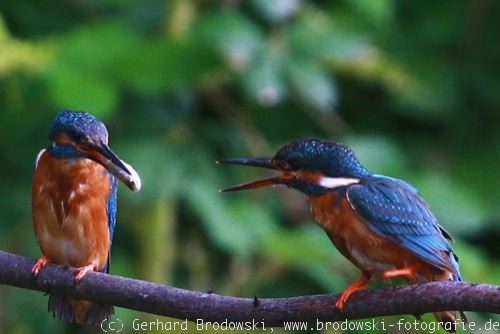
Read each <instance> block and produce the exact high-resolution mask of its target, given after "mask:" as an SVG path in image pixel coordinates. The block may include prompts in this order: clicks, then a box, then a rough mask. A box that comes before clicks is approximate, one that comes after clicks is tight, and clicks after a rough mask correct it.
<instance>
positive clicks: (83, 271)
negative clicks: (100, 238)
mask: <svg viewBox="0 0 500 334" xmlns="http://www.w3.org/2000/svg"><path fill="white" fill-rule="evenodd" d="M96 269H97V262H96V261H95V260H94V261H92V263H90V264H88V265H86V266H83V267H80V268H78V269H77V270H76V276H75V279H76V283H80V281H81V280H82V278H83V277H85V275H86V274H87V273H88V272H89V271H94V270H96Z"/></svg>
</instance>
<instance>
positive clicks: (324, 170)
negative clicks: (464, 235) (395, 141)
mask: <svg viewBox="0 0 500 334" xmlns="http://www.w3.org/2000/svg"><path fill="white" fill-rule="evenodd" d="M218 163H223V164H232V165H245V166H255V167H263V168H268V169H273V170H276V171H278V172H279V174H278V175H277V176H273V177H270V178H266V179H262V180H258V181H255V182H249V183H244V184H240V185H236V186H233V187H230V188H227V189H223V190H221V191H223V192H227V191H237V190H245V189H255V188H261V187H266V186H271V185H284V186H287V187H289V188H293V189H296V190H299V191H300V192H302V193H303V194H305V195H306V196H307V197H308V199H309V206H310V211H311V214H312V216H313V218H314V220H315V221H316V222H317V223H318V224H319V225H320V226H321V227H322V228H323V230H324V231H325V232H326V234H327V235H328V237H329V238H330V240H331V241H332V243H333V244H334V246H335V247H336V248H337V249H338V251H339V252H340V253H341V254H342V255H343V256H345V257H346V258H347V259H348V260H350V261H351V262H352V263H353V264H354V265H355V266H356V267H358V268H359V269H360V270H361V272H362V277H361V279H360V280H358V281H356V282H354V283H353V284H351V285H349V286H348V287H347V288H346V289H345V290H344V291H343V293H342V294H341V296H340V298H339V299H338V300H337V302H336V304H335V306H336V307H337V309H339V310H340V311H343V310H344V308H345V306H346V303H347V301H348V300H349V298H350V297H351V296H352V295H353V294H354V293H356V292H357V291H360V290H365V289H366V288H367V286H368V284H369V282H370V281H371V280H374V279H377V280H385V279H395V278H404V279H408V280H409V281H410V282H411V283H421V282H431V281H447V280H452V281H461V280H462V278H461V276H460V269H459V265H458V257H457V255H456V254H455V252H454V251H453V249H452V247H451V245H450V241H452V237H451V236H450V234H449V233H448V232H447V231H446V230H445V229H444V228H443V227H442V226H440V225H439V224H438V222H437V219H436V217H435V216H434V214H433V213H432V212H431V209H430V207H429V205H427V203H426V202H425V201H424V199H423V198H422V197H421V196H420V195H419V194H418V192H417V190H416V189H415V188H414V187H413V186H411V185H410V184H409V183H407V182H405V181H403V180H400V179H397V178H393V177H389V176H383V175H377V174H373V173H371V172H370V171H368V170H367V169H366V168H365V167H363V165H362V164H361V163H360V162H359V160H358V159H357V157H356V156H355V154H354V152H353V151H352V150H351V149H350V148H349V147H348V146H346V145H344V144H341V143H336V142H332V141H327V140H320V139H303V140H296V141H293V142H291V143H289V144H287V145H285V146H283V147H282V148H281V149H279V151H278V152H277V153H276V155H275V156H274V157H264V158H241V159H228V160H222V161H219V162H218ZM460 313H461V317H462V319H463V321H466V318H465V316H464V315H463V312H460ZM435 316H436V319H437V320H438V321H440V322H441V324H442V325H443V327H444V328H445V329H447V330H449V331H450V332H455V330H456V328H455V327H456V323H455V320H456V312H455V311H445V312H436V313H435Z"/></svg>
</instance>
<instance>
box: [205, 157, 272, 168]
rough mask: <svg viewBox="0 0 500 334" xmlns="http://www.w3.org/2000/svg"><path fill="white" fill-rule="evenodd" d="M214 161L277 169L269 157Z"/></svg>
mask: <svg viewBox="0 0 500 334" xmlns="http://www.w3.org/2000/svg"><path fill="white" fill-rule="evenodd" d="M215 163H217V164H225V165H244V166H254V167H263V168H269V169H275V170H278V168H276V167H275V166H274V165H273V162H272V159H271V158H238V159H227V160H219V161H216V162H215Z"/></svg>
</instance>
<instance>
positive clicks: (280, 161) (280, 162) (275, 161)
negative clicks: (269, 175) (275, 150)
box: [273, 160, 293, 171]
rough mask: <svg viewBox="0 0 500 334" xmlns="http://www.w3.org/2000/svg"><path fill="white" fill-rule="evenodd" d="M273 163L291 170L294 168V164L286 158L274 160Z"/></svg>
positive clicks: (280, 167)
mask: <svg viewBox="0 0 500 334" xmlns="http://www.w3.org/2000/svg"><path fill="white" fill-rule="evenodd" d="M273 164H274V165H275V166H276V167H277V168H278V169H281V170H286V171H291V170H293V168H292V166H291V165H290V164H289V163H288V162H286V161H285V160H274V161H273Z"/></svg>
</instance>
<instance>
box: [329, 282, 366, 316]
mask: <svg viewBox="0 0 500 334" xmlns="http://www.w3.org/2000/svg"><path fill="white" fill-rule="evenodd" d="M369 282H370V279H369V278H367V277H363V278H362V279H360V280H359V281H356V282H354V283H352V284H351V285H349V286H348V287H347V289H345V290H344V292H342V294H341V295H340V298H339V299H338V300H337V302H336V303H335V307H336V308H338V309H339V310H340V311H342V310H343V309H344V307H345V305H346V303H347V299H349V298H350V297H351V295H352V294H353V293H355V292H356V291H363V290H366V287H367V286H368V283H369Z"/></svg>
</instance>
